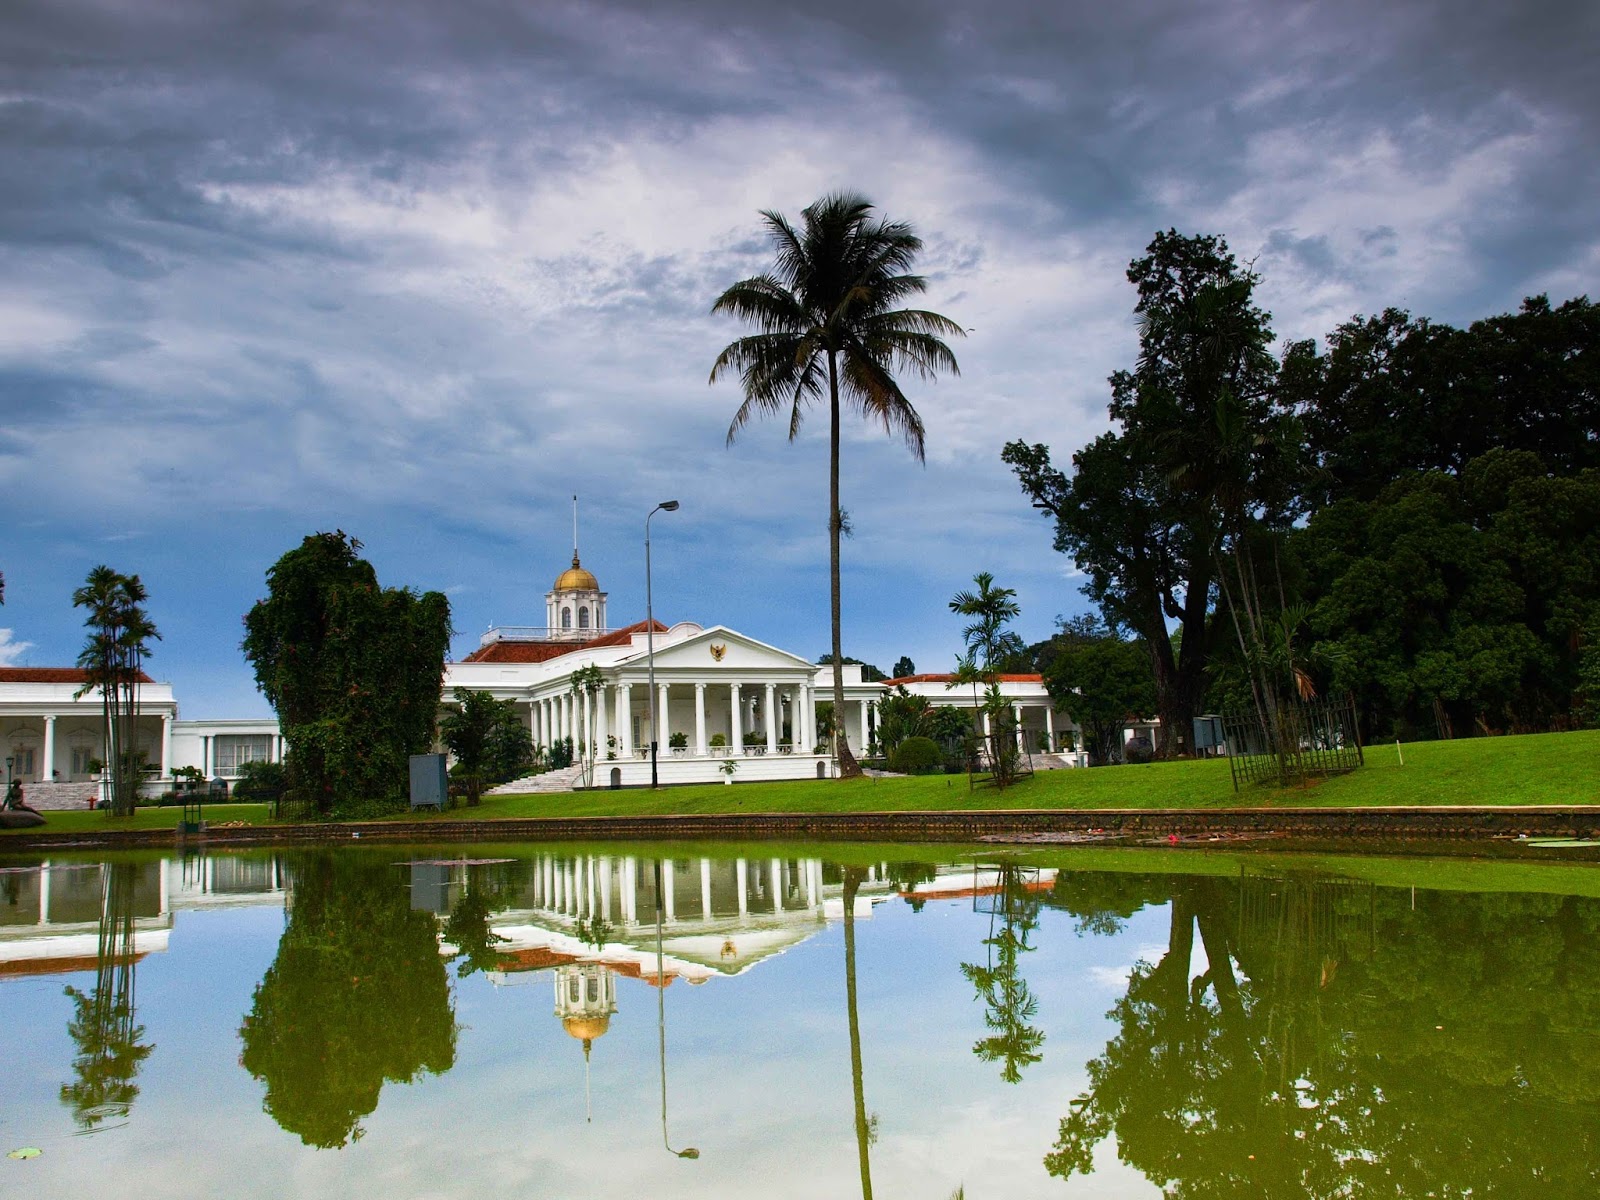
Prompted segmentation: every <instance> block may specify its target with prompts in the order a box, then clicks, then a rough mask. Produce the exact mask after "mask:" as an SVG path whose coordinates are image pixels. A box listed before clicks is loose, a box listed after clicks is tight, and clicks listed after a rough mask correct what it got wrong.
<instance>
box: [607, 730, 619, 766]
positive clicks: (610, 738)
mask: <svg viewBox="0 0 1600 1200" xmlns="http://www.w3.org/2000/svg"><path fill="white" fill-rule="evenodd" d="M616 757H617V735H616V734H614V733H608V734H606V761H607V762H610V761H611V760H612V759H614V758H616Z"/></svg>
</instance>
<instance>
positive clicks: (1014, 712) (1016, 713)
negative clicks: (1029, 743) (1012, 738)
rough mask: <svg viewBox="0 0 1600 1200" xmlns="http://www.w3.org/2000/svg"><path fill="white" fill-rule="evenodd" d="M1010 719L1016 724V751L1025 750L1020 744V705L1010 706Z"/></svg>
mask: <svg viewBox="0 0 1600 1200" xmlns="http://www.w3.org/2000/svg"><path fill="white" fill-rule="evenodd" d="M1011 717H1012V719H1013V720H1014V721H1016V723H1017V749H1018V750H1022V749H1024V748H1025V747H1024V746H1023V744H1022V705H1020V704H1013V705H1012V706H1011Z"/></svg>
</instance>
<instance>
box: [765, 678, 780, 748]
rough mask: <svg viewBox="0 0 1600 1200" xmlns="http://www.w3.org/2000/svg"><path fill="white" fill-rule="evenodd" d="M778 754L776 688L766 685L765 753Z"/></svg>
mask: <svg viewBox="0 0 1600 1200" xmlns="http://www.w3.org/2000/svg"><path fill="white" fill-rule="evenodd" d="M777 752H778V688H777V685H776V684H771V683H769V684H767V753H768V754H776V753H777Z"/></svg>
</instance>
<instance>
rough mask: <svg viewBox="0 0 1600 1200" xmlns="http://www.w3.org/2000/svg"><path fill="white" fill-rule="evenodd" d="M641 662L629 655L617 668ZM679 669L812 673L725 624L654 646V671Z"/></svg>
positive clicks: (810, 667) (797, 661)
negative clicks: (681, 639) (804, 671)
mask: <svg viewBox="0 0 1600 1200" xmlns="http://www.w3.org/2000/svg"><path fill="white" fill-rule="evenodd" d="M645 661H646V656H645V655H644V654H642V653H641V654H633V655H630V656H629V657H628V658H626V659H624V660H623V661H621V662H619V663H618V664H617V666H618V667H622V668H630V667H636V666H643V665H644V663H645ZM683 668H692V669H694V670H697V671H716V672H722V671H729V672H739V671H785V672H789V671H795V670H806V671H815V670H816V667H815V666H814V665H813V664H811V663H809V662H807V661H806V660H805V659H803V658H801V657H800V656H799V655H796V654H790V653H789V652H788V651H787V650H779V649H778V648H777V647H776V646H769V645H767V644H766V643H765V642H760V641H757V640H756V639H755V638H753V637H748V636H746V635H745V634H742V633H740V632H739V631H738V630H736V629H729V628H728V627H727V626H725V625H714V626H712V627H711V628H710V629H706V630H702V631H701V632H699V633H696V634H693V635H691V636H689V637H687V638H685V639H684V640H683V641H681V642H674V643H673V644H672V645H670V646H661V645H659V644H658V645H657V646H656V670H657V671H658V672H660V671H663V670H678V669H683Z"/></svg>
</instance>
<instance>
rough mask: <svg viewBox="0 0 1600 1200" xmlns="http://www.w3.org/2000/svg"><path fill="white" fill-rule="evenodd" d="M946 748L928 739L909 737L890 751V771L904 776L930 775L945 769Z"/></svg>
mask: <svg viewBox="0 0 1600 1200" xmlns="http://www.w3.org/2000/svg"><path fill="white" fill-rule="evenodd" d="M944 758H945V754H944V748H943V747H942V746H940V745H939V743H938V742H936V741H934V740H933V739H932V738H928V737H908V738H904V739H902V740H901V742H900V744H899V745H897V746H896V747H895V748H894V749H893V750H891V751H889V769H890V770H891V771H899V772H900V773H901V774H902V775H928V774H931V773H933V772H934V771H942V770H943V769H944Z"/></svg>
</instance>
